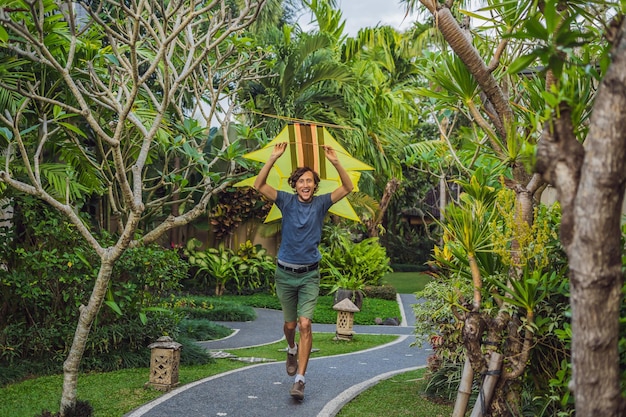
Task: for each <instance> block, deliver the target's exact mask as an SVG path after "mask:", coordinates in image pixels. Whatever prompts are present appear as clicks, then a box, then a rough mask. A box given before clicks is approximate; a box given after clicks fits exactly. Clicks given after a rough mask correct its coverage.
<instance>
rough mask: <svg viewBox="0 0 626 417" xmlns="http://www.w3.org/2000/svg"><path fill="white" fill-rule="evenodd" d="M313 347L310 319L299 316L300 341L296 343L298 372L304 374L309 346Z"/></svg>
mask: <svg viewBox="0 0 626 417" xmlns="http://www.w3.org/2000/svg"><path fill="white" fill-rule="evenodd" d="M312 347H313V332H312V330H311V320H310V319H308V318H306V317H300V343H298V374H299V375H302V376H304V374H305V373H306V367H307V365H308V364H309V357H310V356H311V348H312Z"/></svg>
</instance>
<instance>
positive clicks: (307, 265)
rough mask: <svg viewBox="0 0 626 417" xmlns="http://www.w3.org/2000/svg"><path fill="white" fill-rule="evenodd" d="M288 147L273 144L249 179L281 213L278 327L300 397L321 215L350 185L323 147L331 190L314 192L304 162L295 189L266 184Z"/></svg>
mask: <svg viewBox="0 0 626 417" xmlns="http://www.w3.org/2000/svg"><path fill="white" fill-rule="evenodd" d="M286 148H287V143H286V142H281V143H278V144H276V146H275V147H274V150H273V152H272V155H271V156H270V158H269V159H268V161H267V162H266V163H265V165H264V166H263V168H261V171H260V172H259V175H258V176H257V178H256V180H255V182H254V188H256V189H257V190H258V191H259V192H260V193H261V194H263V195H264V196H265V197H266V198H267V199H269V200H270V201H272V202H274V203H275V204H276V206H278V208H279V209H280V211H281V213H282V239H281V244H280V248H279V250H278V261H277V268H276V294H277V295H278V298H279V300H280V303H281V305H282V308H283V316H284V320H285V322H284V324H283V331H284V333H285V339H287V344H288V346H287V363H286V367H287V374H288V375H290V376H293V375H295V381H294V384H293V386H292V388H291V390H290V391H289V393H290V395H291V396H292V397H293V398H295V399H297V400H302V399H304V385H305V378H304V374H305V373H306V368H307V365H308V363H309V356H310V355H311V347H312V345H313V334H312V330H311V319H312V317H313V310H314V309H315V304H316V303H317V297H318V295H319V285H320V273H319V269H318V264H319V261H320V259H321V254H320V252H319V243H320V240H321V236H322V226H323V223H324V217H325V216H326V213H327V212H328V209H330V207H331V206H332V205H333V204H334V203H336V202H337V201H339V200H341V199H342V198H344V197H345V196H347V195H348V194H350V192H351V191H352V189H353V188H354V186H353V184H352V180H351V179H350V176H349V175H348V173H347V172H346V170H345V169H344V168H343V166H342V165H341V163H340V162H339V159H338V158H337V155H336V153H335V151H334V150H333V149H332V148H331V147H330V146H323V149H324V155H325V156H326V159H328V161H329V162H330V163H331V164H332V165H333V166H334V167H335V169H336V170H337V172H338V173H339V178H340V179H341V185H340V186H339V187H338V188H337V189H335V190H334V191H333V192H332V193H330V194H322V195H319V196H316V195H315V192H316V191H317V188H318V185H319V182H320V177H319V175H318V174H317V173H316V172H315V171H313V170H312V169H311V168H308V167H301V168H298V169H296V170H295V171H294V172H293V173H292V174H291V176H290V177H289V185H290V186H291V187H292V188H293V189H294V190H295V194H290V193H288V192H285V191H280V190H276V189H275V188H274V187H272V186H271V185H269V184H267V182H266V181H267V176H268V174H269V172H270V169H271V168H272V166H273V165H274V163H275V162H276V161H277V160H278V158H280V157H281V155H282V154H283V153H284V152H285V149H286ZM298 322H299V331H300V341H299V344H298V345H296V341H295V336H296V327H297V325H298Z"/></svg>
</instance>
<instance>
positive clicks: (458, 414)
mask: <svg viewBox="0 0 626 417" xmlns="http://www.w3.org/2000/svg"><path fill="white" fill-rule="evenodd" d="M473 381H474V370H473V369H472V364H471V363H470V360H469V358H468V357H466V358H465V363H464V364H463V374H462V376H461V383H460V384H459V392H458V394H457V396H456V402H455V403H454V410H453V411H452V417H463V416H464V415H465V410H467V404H468V403H469V399H470V396H471V395H472V382H473Z"/></svg>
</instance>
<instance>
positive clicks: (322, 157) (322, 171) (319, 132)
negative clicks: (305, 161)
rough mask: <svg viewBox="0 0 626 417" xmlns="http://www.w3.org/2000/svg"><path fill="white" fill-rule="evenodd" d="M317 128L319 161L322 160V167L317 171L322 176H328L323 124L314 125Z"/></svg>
mask: <svg viewBox="0 0 626 417" xmlns="http://www.w3.org/2000/svg"><path fill="white" fill-rule="evenodd" d="M313 127H314V128H315V131H316V132H317V144H318V146H317V152H316V155H317V158H318V161H320V164H319V166H320V168H319V171H317V173H318V174H319V175H320V177H321V178H326V154H325V152H324V148H323V146H324V143H325V142H324V128H323V127H322V126H313Z"/></svg>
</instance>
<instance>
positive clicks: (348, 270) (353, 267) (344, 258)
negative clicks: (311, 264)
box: [320, 235, 391, 293]
mask: <svg viewBox="0 0 626 417" xmlns="http://www.w3.org/2000/svg"><path fill="white" fill-rule="evenodd" d="M320 251H321V253H322V260H321V262H320V273H321V275H322V281H321V284H320V286H321V287H322V288H325V289H326V290H328V291H329V292H331V293H332V292H335V291H337V290H338V289H340V288H345V289H349V290H353V291H360V290H362V289H363V287H365V286H366V285H374V286H377V285H380V283H381V280H382V278H383V276H384V275H385V274H386V273H388V272H391V266H390V265H389V258H388V257H387V254H386V251H385V248H384V247H383V246H381V245H380V243H379V242H378V238H367V239H364V240H362V241H361V242H358V243H354V242H352V241H351V240H350V239H349V238H348V237H346V236H342V235H339V236H337V237H336V238H335V239H334V241H333V243H332V246H330V247H323V246H322V247H321V249H320Z"/></svg>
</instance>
